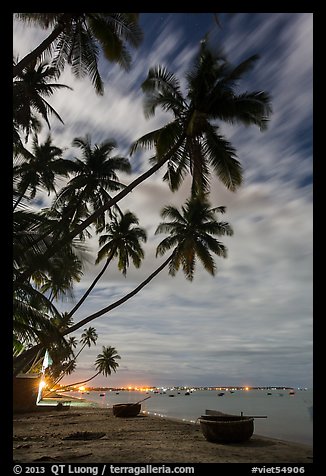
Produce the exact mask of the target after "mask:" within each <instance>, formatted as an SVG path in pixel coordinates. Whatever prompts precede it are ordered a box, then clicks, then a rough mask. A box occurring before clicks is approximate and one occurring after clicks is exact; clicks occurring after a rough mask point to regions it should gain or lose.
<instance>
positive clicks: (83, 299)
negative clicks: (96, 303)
mask: <svg viewBox="0 0 326 476" xmlns="http://www.w3.org/2000/svg"><path fill="white" fill-rule="evenodd" d="M115 251H116V248H115V249H114V250H113V251H112V252H111V253H110V255H109V256H108V258H107V260H106V263H105V265H104V266H103V268H102V270H101V271H100V272H99V274H98V275H97V276H96V278H95V279H94V281H93V282H92V284H91V285H90V287H89V288H88V289H87V291H86V292H85V294H84V295H83V296H82V297H81V298H80V300H79V301H78V302H77V304H76V306H75V307H74V308H73V309H72V310H71V311H70V312H69V314H68V316H69V317H72V316H73V315H74V314H75V312H76V311H77V309H79V308H80V306H81V305H82V304H83V302H84V301H85V299H86V298H87V296H88V295H89V294H90V293H91V291H92V290H93V289H94V287H95V285H96V283H97V282H98V281H99V280H100V279H101V277H102V276H103V274H104V273H105V271H106V269H107V267H108V266H109V264H110V262H111V260H112V258H113V256H114V253H115Z"/></svg>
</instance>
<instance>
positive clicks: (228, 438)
mask: <svg viewBox="0 0 326 476" xmlns="http://www.w3.org/2000/svg"><path fill="white" fill-rule="evenodd" d="M199 423H200V428H201V431H202V433H203V435H204V437H205V438H206V440H207V441H211V442H214V443H241V442H243V441H247V440H249V439H250V438H251V436H252V434H253V432H254V419H253V418H250V417H245V416H237V415H225V416H215V415H214V416H213V415H212V416H211V415H203V416H201V417H200V418H199Z"/></svg>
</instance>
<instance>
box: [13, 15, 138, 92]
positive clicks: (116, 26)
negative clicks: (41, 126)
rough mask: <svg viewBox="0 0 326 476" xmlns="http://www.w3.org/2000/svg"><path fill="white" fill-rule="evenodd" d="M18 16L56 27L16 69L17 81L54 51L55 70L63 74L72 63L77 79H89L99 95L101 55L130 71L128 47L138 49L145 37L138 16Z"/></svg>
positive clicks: (44, 25)
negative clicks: (45, 54)
mask: <svg viewBox="0 0 326 476" xmlns="http://www.w3.org/2000/svg"><path fill="white" fill-rule="evenodd" d="M15 16H16V17H17V18H19V19H20V20H23V21H25V22H30V23H34V24H37V25H38V26H40V27H41V28H44V29H48V28H49V27H52V28H53V31H52V32H51V33H50V35H49V36H48V37H47V38H46V39H45V40H44V41H43V42H42V43H41V44H40V45H39V46H38V47H37V48H35V50H33V51H32V52H31V53H29V54H28V55H27V56H25V58H23V59H22V60H21V61H20V62H19V63H18V64H16V65H14V68H13V76H14V77H15V76H17V75H18V74H20V73H21V72H22V71H23V69H24V68H25V67H26V66H28V65H29V64H30V63H31V62H33V61H35V60H36V59H37V58H39V57H41V56H42V55H43V54H44V53H45V52H50V53H51V52H52V51H54V52H55V54H54V58H53V64H54V65H55V67H58V68H59V69H60V70H62V69H63V68H64V66H65V64H66V63H68V64H69V65H71V67H72V72H73V74H74V75H75V76H77V77H83V76H85V75H86V74H87V75H89V76H90V79H91V81H92V83H93V85H94V87H95V90H96V92H97V93H98V94H103V90H104V87H103V81H102V78H101V75H100V73H99V70H98V59H99V52H100V51H101V52H102V54H103V55H104V57H105V58H106V59H107V60H108V61H110V62H114V63H118V64H119V65H120V66H121V67H122V68H124V69H125V70H128V68H129V67H130V63H131V56H130V53H129V51H128V49H127V45H131V46H132V47H138V46H139V44H140V43H141V40H142V36H143V35H142V31H141V29H140V27H139V25H138V13H16V14H15Z"/></svg>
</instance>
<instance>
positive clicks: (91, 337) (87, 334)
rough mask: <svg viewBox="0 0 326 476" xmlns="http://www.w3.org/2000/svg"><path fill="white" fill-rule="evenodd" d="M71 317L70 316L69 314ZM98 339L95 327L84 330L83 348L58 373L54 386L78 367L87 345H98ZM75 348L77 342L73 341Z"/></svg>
mask: <svg viewBox="0 0 326 476" xmlns="http://www.w3.org/2000/svg"><path fill="white" fill-rule="evenodd" d="M67 316H69V314H67ZM69 319H71V316H69ZM73 339H74V338H73ZM97 339H98V335H97V332H96V329H95V328H94V327H89V328H88V329H84V332H83V333H82V335H81V339H80V343H81V344H82V347H81V348H80V349H79V351H78V353H77V354H74V353H73V352H72V354H73V358H72V359H71V360H70V361H69V362H68V363H67V365H65V366H63V367H62V369H61V372H59V373H58V375H57V378H56V379H55V380H54V382H53V385H56V384H57V383H58V382H60V380H62V379H63V377H64V376H65V375H66V374H69V373H71V369H72V368H73V367H75V366H76V360H77V358H78V357H79V355H80V353H81V352H82V351H83V350H84V348H85V347H86V345H87V346H88V347H90V346H91V345H92V344H94V345H96V341H97ZM72 345H73V346H75V347H76V340H73V344H72Z"/></svg>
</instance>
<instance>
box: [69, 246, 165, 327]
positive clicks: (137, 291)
mask: <svg viewBox="0 0 326 476" xmlns="http://www.w3.org/2000/svg"><path fill="white" fill-rule="evenodd" d="M172 256H173V253H172V255H171V256H169V257H168V258H167V259H166V260H165V261H164V263H163V264H161V266H159V267H158V268H157V269H156V270H155V271H154V272H153V273H152V274H151V275H150V276H148V278H146V279H145V280H144V281H143V282H142V283H141V284H139V286H137V287H136V288H135V289H134V290H133V291H131V292H130V293H128V294H126V295H125V296H124V297H123V298H121V299H119V300H118V301H116V302H114V303H113V304H110V305H109V306H107V307H104V308H103V309H101V310H100V311H97V312H95V313H94V314H92V315H90V316H88V317H85V319H83V320H81V321H80V322H78V323H77V324H74V325H73V326H71V327H69V328H68V329H66V330H65V331H64V332H63V334H62V335H64V336H65V335H67V334H70V333H71V332H74V331H76V330H77V329H80V327H82V326H84V325H85V324H87V323H88V322H90V321H93V320H94V319H96V318H97V317H100V316H102V315H103V314H106V313H107V312H110V311H112V309H115V308H116V307H118V306H120V305H121V304H124V303H125V302H126V301H128V300H129V299H130V298H132V297H133V296H135V294H137V293H139V291H141V289H143V288H144V287H145V286H146V284H148V283H149V282H150V281H152V279H153V278H155V276H157V275H158V274H159V273H160V272H161V271H162V269H164V268H165V267H166V266H167V265H168V264H169V262H170V261H171V259H172Z"/></svg>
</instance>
